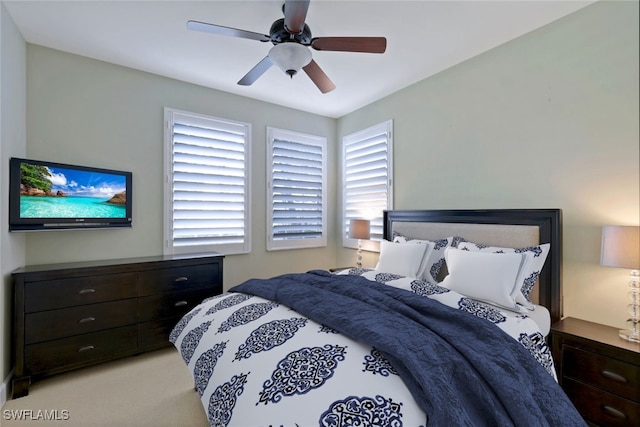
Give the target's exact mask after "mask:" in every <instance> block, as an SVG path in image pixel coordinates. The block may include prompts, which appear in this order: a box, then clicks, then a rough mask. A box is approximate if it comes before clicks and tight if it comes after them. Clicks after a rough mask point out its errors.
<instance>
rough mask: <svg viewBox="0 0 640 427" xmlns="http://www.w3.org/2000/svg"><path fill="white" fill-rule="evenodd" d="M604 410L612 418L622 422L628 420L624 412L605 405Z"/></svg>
mask: <svg viewBox="0 0 640 427" xmlns="http://www.w3.org/2000/svg"><path fill="white" fill-rule="evenodd" d="M602 409H603V410H604V412H606V413H607V414H608V415H611V416H612V417H615V418H619V419H621V420H624V419H625V418H627V416H626V415H625V414H624V412H622V411H620V410H618V409H616V408H614V407H613V406H609V405H604V406H602Z"/></svg>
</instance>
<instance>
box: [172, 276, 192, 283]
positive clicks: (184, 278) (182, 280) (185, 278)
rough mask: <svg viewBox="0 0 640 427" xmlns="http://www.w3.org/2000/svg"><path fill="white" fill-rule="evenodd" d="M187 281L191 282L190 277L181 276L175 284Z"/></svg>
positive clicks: (176, 279)
mask: <svg viewBox="0 0 640 427" xmlns="http://www.w3.org/2000/svg"><path fill="white" fill-rule="evenodd" d="M187 280H189V278H188V277H185V276H180V277H176V278H175V280H174V282H186V281H187Z"/></svg>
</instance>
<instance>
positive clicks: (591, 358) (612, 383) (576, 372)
mask: <svg viewBox="0 0 640 427" xmlns="http://www.w3.org/2000/svg"><path fill="white" fill-rule="evenodd" d="M562 367H563V371H562V375H563V377H565V378H566V377H570V378H574V379H578V380H580V381H582V382H585V383H588V384H591V385H594V386H596V387H600V388H603V389H605V390H607V391H610V392H612V393H615V394H618V395H620V396H622V397H625V398H627V399H631V400H635V401H639V400H640V396H639V394H640V393H639V392H638V390H639V384H638V382H639V380H638V376H639V375H640V369H639V368H638V367H637V366H634V365H632V364H630V363H626V362H622V361H620V360H616V359H611V358H608V357H604V356H600V355H597V354H595V353H592V352H590V351H585V350H581V349H579V348H576V347H573V346H570V345H565V346H563V348H562ZM563 385H564V382H563Z"/></svg>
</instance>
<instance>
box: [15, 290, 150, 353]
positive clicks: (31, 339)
mask: <svg viewBox="0 0 640 427" xmlns="http://www.w3.org/2000/svg"><path fill="white" fill-rule="evenodd" d="M137 307H138V304H137V300H136V299H135V298H134V299H126V300H120V301H111V302H104V303H100V304H90V305H86V306H81V307H71V308H63V309H60V310H49V311H41V312H39V313H29V314H27V315H26V316H25V343H26V344H33V343H36V342H41V341H47V340H53V339H57V338H64V337H69V336H73V335H80V334H86V333H89V332H94V331H99V330H103V329H109V328H115V327H119V326H125V325H133V324H135V323H136V322H137V320H138V315H137Z"/></svg>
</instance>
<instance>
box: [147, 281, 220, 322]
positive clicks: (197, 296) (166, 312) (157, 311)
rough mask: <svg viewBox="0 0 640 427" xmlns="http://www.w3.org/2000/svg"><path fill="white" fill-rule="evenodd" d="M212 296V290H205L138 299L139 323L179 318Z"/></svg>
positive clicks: (214, 292)
mask: <svg viewBox="0 0 640 427" xmlns="http://www.w3.org/2000/svg"><path fill="white" fill-rule="evenodd" d="M213 295H216V291H215V290H214V288H205V289H196V290H189V291H180V292H171V293H168V294H159V295H151V296H147V297H140V298H139V299H138V313H139V314H140V321H141V322H146V321H149V320H152V319H165V318H169V317H180V316H182V315H184V314H185V313H187V312H188V311H189V310H191V309H192V308H193V307H195V306H196V305H198V304H200V303H201V302H202V300H204V299H205V298H208V297H210V296H213Z"/></svg>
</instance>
